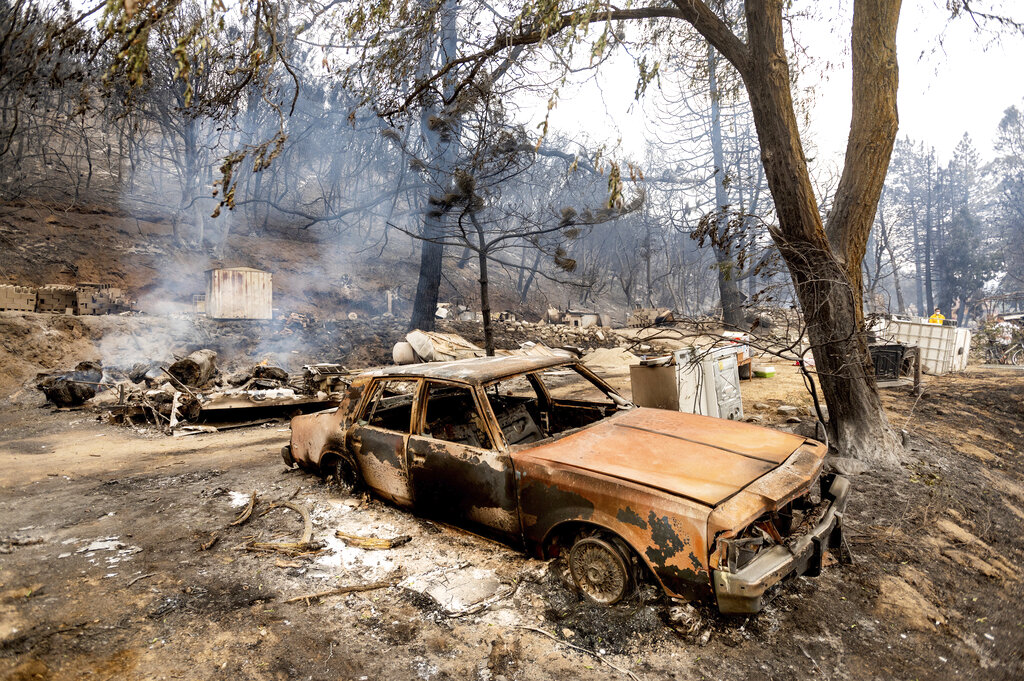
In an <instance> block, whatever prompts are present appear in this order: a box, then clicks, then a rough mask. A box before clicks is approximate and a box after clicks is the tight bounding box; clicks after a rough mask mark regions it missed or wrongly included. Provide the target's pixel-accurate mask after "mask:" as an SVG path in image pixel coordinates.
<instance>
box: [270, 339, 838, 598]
mask: <svg viewBox="0 0 1024 681" xmlns="http://www.w3.org/2000/svg"><path fill="white" fill-rule="evenodd" d="M570 378H572V379H577V383H578V384H580V385H582V386H583V387H584V389H583V390H582V391H580V390H578V389H576V388H572V390H570V388H568V387H566V383H567V381H568V379H570ZM291 431H292V433H291V441H290V444H289V445H288V446H286V447H285V448H284V449H283V450H282V456H283V458H284V460H285V463H287V464H288V465H289V466H294V465H298V466H301V467H302V468H305V469H308V470H311V471H315V472H317V473H320V474H323V475H333V476H336V477H337V479H338V481H339V482H340V483H341V484H342V486H343V487H347V488H350V489H355V488H359V487H364V488H366V489H368V490H370V491H371V492H373V493H374V494H376V495H378V496H380V497H382V498H384V499H387V500H389V501H390V502H392V503H394V504H396V505H397V506H400V507H403V508H407V509H410V510H413V511H414V512H416V513H417V514H420V515H423V516H425V517H431V518H436V519H438V520H442V521H446V522H450V523H452V524H456V525H459V526H461V527H465V528H467V529H469V530H472V531H474V532H478V533H480V534H483V535H486V536H488V537H491V538H494V539H498V540H500V541H503V542H504V543H507V544H509V545H512V546H515V547H517V548H520V549H522V550H525V551H527V552H529V553H530V554H532V555H535V556H537V557H538V558H549V557H553V556H557V555H559V554H562V553H566V552H567V559H568V565H569V570H570V573H571V575H572V578H573V580H574V582H575V583H576V584H577V586H578V587H579V588H580V590H581V591H582V592H583V594H585V595H586V597H588V598H589V599H591V600H592V601H595V602H597V603H603V604H612V603H615V602H617V601H619V600H621V599H622V598H624V597H626V596H628V595H629V594H630V593H631V592H632V590H633V589H634V586H635V583H636V580H637V579H638V578H640V577H641V575H642V574H643V573H647V574H648V575H649V576H650V577H652V578H653V579H654V580H655V581H656V582H657V583H658V584H660V586H661V587H662V588H663V589H664V591H665V593H667V594H668V595H669V596H672V597H677V598H684V599H688V600H696V599H714V601H715V602H717V605H718V608H719V609H720V610H721V612H724V613H749V612H757V611H758V610H760V609H761V606H762V597H763V595H764V593H765V591H766V590H767V589H769V588H770V587H772V586H773V585H775V584H776V583H778V582H780V581H782V580H783V579H784V578H785V577H787V576H790V575H798V574H806V575H816V574H818V573H819V572H820V570H821V566H822V561H823V557H824V555H825V553H826V552H827V551H828V549H829V548H836V547H838V546H839V544H840V541H841V538H842V522H843V510H844V508H845V505H846V501H847V496H848V494H849V483H848V481H847V480H846V479H845V478H843V477H841V476H833V475H822V463H823V458H824V456H825V451H826V447H825V446H824V445H822V444H821V443H818V442H815V441H813V440H806V439H804V438H802V437H799V436H796V435H792V434H789V433H784V432H780V431H776V430H771V429H768V428H762V427H760V426H755V425H752V424H747V423H739V422H735V421H726V420H722V419H714V418H707V417H703V416H693V415H690V414H683V413H678V412H672V411H663V410H659V409H647V408H637V407H634V406H633V405H632V404H630V403H629V402H628V401H627V400H625V399H624V398H622V397H621V396H620V395H618V394H617V393H616V392H615V391H614V389H612V388H611V387H610V386H609V385H608V384H606V383H605V382H604V381H603V380H601V379H600V378H599V377H598V376H596V375H595V374H594V373H592V372H591V371H590V370H589V369H587V368H586V367H585V366H583V365H582V364H580V363H579V362H578V361H576V360H572V359H567V358H559V357H554V358H553V357H487V358H479V359H469V360H462V361H454V362H444V363H435V364H419V365H412V366H401V367H391V368H386V369H381V370H377V371H373V372H368V373H365V374H362V375H360V376H359V377H357V378H356V379H355V380H354V381H353V383H352V384H351V387H350V388H349V390H348V391H347V393H346V395H345V398H344V400H343V402H342V403H341V405H340V406H339V407H337V408H335V409H331V410H328V411H323V412H319V413H316V414H309V415H304V416H296V417H295V418H293V419H292V422H291Z"/></svg>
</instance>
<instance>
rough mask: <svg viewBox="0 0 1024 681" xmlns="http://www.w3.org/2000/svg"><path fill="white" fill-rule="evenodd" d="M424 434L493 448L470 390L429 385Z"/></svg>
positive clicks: (435, 384)
mask: <svg viewBox="0 0 1024 681" xmlns="http://www.w3.org/2000/svg"><path fill="white" fill-rule="evenodd" d="M423 434H424V435H427V436H428V437H432V438H434V439H436V440H445V441H447V442H455V443H458V444H462V445H467V446H470V447H480V448H482V449H491V448H492V444H491V438H490V437H489V436H488V435H487V428H486V427H485V426H484V421H483V419H482V418H481V417H480V414H479V412H478V411H477V408H476V402H475V401H474V400H473V393H472V392H471V391H470V389H469V388H464V387H459V386H452V385H447V384H443V383H428V384H427V411H426V415H425V417H424V432H423Z"/></svg>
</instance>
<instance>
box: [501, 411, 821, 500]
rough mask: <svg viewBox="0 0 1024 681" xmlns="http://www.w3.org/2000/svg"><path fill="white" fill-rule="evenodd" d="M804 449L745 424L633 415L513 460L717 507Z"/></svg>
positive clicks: (798, 441)
mask: <svg viewBox="0 0 1024 681" xmlns="http://www.w3.org/2000/svg"><path fill="white" fill-rule="evenodd" d="M803 444H804V439H803V438H802V437H799V436H796V435H791V434H789V433H783V432H780V431H776V430H770V429H768V428H762V427H760V426H754V425H751V424H747V423H740V422H736V421H727V420H724V419H715V418H708V417H705V416H694V415H691V414H683V413H679V412H673V411H664V410H661V409H643V408H639V409H631V410H629V411H624V412H620V413H618V414H616V415H614V416H612V417H610V418H608V419H605V420H603V421H599V422H597V423H595V424H593V425H591V426H588V427H586V428H583V429H582V430H580V431H577V432H576V433H573V434H571V435H568V436H566V437H563V438H561V439H558V440H555V441H553V442H542V443H539V444H538V445H535V446H532V447H528V448H525V449H522V450H519V451H517V452H516V454H515V456H516V457H520V456H521V457H528V458H531V459H534V460H537V461H542V462H549V463H552V464H562V465H565V466H571V467H573V468H576V469H581V470H586V471H590V472H593V473H599V474H602V475H607V476H610V477H614V478H618V479H621V480H626V481H630V482H635V483H638V484H641V485H646V486H648V487H653V488H655V489H659V490H662V491H665V492H669V493H671V494H676V495H679V496H681V497H685V498H687V499H690V500H693V501H697V502H699V503H702V504H706V505H708V506H716V505H717V504H719V503H721V502H723V501H725V500H726V499H729V498H730V497H732V496H734V495H735V494H736V493H737V492H739V491H740V490H742V489H743V488H745V487H747V486H748V485H750V483H752V482H753V481H755V480H757V479H758V478H760V477H762V476H763V475H764V474H765V473H768V472H769V471H772V470H775V469H776V468H778V467H779V465H780V464H782V463H783V462H784V461H785V460H786V459H787V458H788V457H789V456H790V455H791V454H792V453H793V452H794V451H796V450H797V449H798V448H799V447H800V446H801V445H803Z"/></svg>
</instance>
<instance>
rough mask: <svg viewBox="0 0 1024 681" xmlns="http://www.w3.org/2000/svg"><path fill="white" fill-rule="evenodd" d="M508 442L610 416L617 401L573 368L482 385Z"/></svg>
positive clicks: (553, 433) (534, 439)
mask: <svg viewBox="0 0 1024 681" xmlns="http://www.w3.org/2000/svg"><path fill="white" fill-rule="evenodd" d="M485 394H486V395H487V399H488V400H489V401H490V403H491V409H492V410H493V411H494V416H495V418H496V419H497V422H498V425H499V426H500V427H501V431H502V433H503V434H504V436H505V440H506V442H508V444H509V445H526V444H531V443H534V442H537V441H539V440H543V439H544V438H548V437H554V436H556V435H560V434H562V433H565V432H567V431H570V430H575V429H577V428H582V427H583V426H587V425H590V424H591V423H595V422H597V421H600V420H601V419H603V418H605V417H607V416H611V415H612V414H614V413H615V412H616V411H618V410H619V404H618V402H616V401H615V400H614V399H612V398H611V397H610V396H609V394H608V393H607V392H606V391H605V389H604V388H602V387H601V386H599V385H598V384H596V383H594V382H593V381H592V380H591V379H590V378H589V377H588V376H587V375H586V374H584V373H581V372H578V371H576V370H575V369H558V370H554V371H545V372H543V374H541V373H539V372H538V373H534V374H528V375H525V376H516V377H513V378H509V379H505V380H502V381H497V382H495V383H492V384H490V385H489V386H487V388H486V389H485Z"/></svg>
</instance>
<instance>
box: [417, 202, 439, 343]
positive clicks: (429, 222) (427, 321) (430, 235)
mask: <svg viewBox="0 0 1024 681" xmlns="http://www.w3.org/2000/svg"><path fill="white" fill-rule="evenodd" d="M443 219H444V213H443V212H440V211H439V210H434V209H433V208H431V209H429V212H428V213H427V215H425V216H424V218H423V232H422V234H423V238H422V240H421V243H420V274H419V279H418V280H417V281H416V297H415V298H414V299H413V302H412V318H411V319H410V320H409V329H410V330H411V329H421V330H423V331H433V330H434V322H435V320H436V319H437V296H438V292H439V290H440V288H441V259H442V258H443V257H444V246H442V245H441V244H440V243H438V242H437V241H436V239H440V238H441V236H442V235H443V233H444V228H443V226H442V224H441V221H442V220H443Z"/></svg>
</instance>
